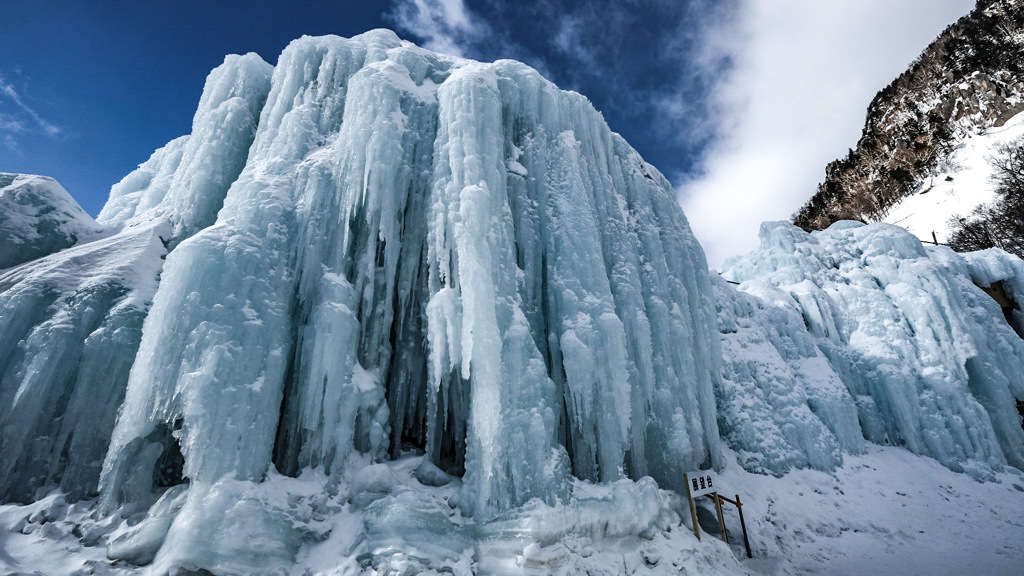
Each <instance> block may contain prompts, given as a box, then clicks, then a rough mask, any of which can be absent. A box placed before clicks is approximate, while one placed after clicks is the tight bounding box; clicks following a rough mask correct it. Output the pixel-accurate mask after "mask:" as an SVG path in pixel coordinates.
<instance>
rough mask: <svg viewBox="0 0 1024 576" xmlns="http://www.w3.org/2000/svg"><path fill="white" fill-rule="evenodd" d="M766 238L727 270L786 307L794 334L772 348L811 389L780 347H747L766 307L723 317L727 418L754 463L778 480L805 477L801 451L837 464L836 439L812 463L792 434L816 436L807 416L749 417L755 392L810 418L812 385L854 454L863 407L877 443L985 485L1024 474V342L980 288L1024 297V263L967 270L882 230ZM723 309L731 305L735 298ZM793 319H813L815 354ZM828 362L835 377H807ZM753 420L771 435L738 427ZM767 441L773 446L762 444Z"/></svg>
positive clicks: (796, 232)
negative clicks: (797, 469)
mask: <svg viewBox="0 0 1024 576" xmlns="http://www.w3.org/2000/svg"><path fill="white" fill-rule="evenodd" d="M760 238H761V247H760V248H759V249H758V250H755V251H754V252H752V253H750V254H748V255H746V256H744V257H742V258H738V259H734V260H732V261H730V262H727V263H726V270H725V271H724V273H723V275H724V276H725V277H726V278H729V279H731V280H734V281H738V282H742V284H741V286H740V289H741V290H743V291H746V292H750V293H752V294H755V295H758V296H761V298H762V300H761V301H762V302H767V303H770V304H772V305H775V306H780V307H781V308H783V310H784V311H776V312H773V313H775V314H778V315H780V317H781V320H782V321H779V320H774V321H770V322H768V323H767V324H769V325H771V326H772V328H771V330H770V333H769V334H768V335H767V336H761V335H758V339H760V340H765V339H767V340H768V341H769V342H770V343H771V344H772V345H773V347H774V349H775V350H778V351H779V355H784V354H785V353H786V352H787V351H788V353H789V355H790V357H791V358H795V359H797V360H798V361H797V362H793V361H786V362H784V363H782V364H783V365H786V366H788V367H789V368H790V369H794V372H797V374H796V376H797V377H796V378H793V377H792V375H791V374H789V373H786V372H785V371H782V372H780V371H779V370H778V366H779V365H780V363H779V362H777V361H776V360H775V358H774V357H773V356H774V352H773V351H772V349H771V348H769V349H768V351H769V353H770V354H765V353H763V352H758V351H754V353H750V352H751V351H750V350H749V349H746V350H740V349H739V347H737V345H736V344H735V343H736V342H737V341H738V339H741V338H745V339H746V340H748V341H749V340H751V338H750V337H743V336H742V329H743V327H744V323H743V322H742V320H743V319H744V317H750V316H752V314H751V313H749V312H745V311H744V310H743V306H746V307H748V308H749V307H750V306H761V307H763V305H762V304H757V303H753V304H752V303H749V302H747V299H745V298H738V297H737V298H734V300H735V303H733V304H732V305H733V306H734V307H735V308H736V310H737V311H736V312H732V313H731V314H730V313H729V311H728V310H725V311H724V313H723V312H720V315H719V317H720V319H721V318H724V319H725V322H723V327H724V328H723V329H724V331H725V332H727V334H726V335H725V341H726V343H727V344H726V349H727V352H726V354H725V365H726V371H725V372H724V373H723V380H724V385H723V386H724V388H723V392H722V393H720V397H721V398H722V399H725V400H726V402H725V403H723V404H720V406H719V408H720V409H721V410H722V418H723V420H724V421H725V422H726V423H727V430H726V434H727V435H729V434H732V435H733V436H734V440H733V442H732V444H733V445H734V446H736V447H737V449H738V451H739V452H740V453H741V454H742V453H744V452H746V453H750V454H752V455H753V456H752V461H755V462H757V465H760V466H764V467H765V468H767V469H768V470H770V471H772V472H775V473H782V472H785V471H786V470H787V469H788V466H790V465H791V464H789V462H791V461H792V458H793V456H787V454H786V449H787V448H797V452H798V453H799V452H803V455H804V456H805V457H807V458H810V459H812V464H814V462H813V460H814V459H816V460H817V461H818V462H822V463H827V462H828V459H829V458H830V455H831V454H833V453H834V449H833V446H834V444H833V443H832V442H829V441H827V440H828V437H827V436H822V437H821V438H822V439H823V440H824V441H822V442H820V443H818V444H816V445H815V449H814V450H806V449H804V450H800V449H799V448H800V447H801V446H802V445H806V442H807V439H806V437H803V436H800V437H797V438H793V437H792V433H790V435H788V436H787V435H786V434H785V431H786V430H787V429H788V430H791V431H792V430H799V429H801V427H802V426H804V424H803V422H805V421H807V420H808V417H807V414H806V412H803V413H801V412H793V413H792V414H789V413H788V412H786V411H777V410H775V411H764V410H761V411H757V410H748V409H746V408H745V407H744V402H748V403H749V402H750V400H749V397H750V395H749V394H748V395H742V394H737V393H736V392H735V390H734V389H735V388H736V387H737V386H740V387H745V388H746V389H748V390H751V391H753V392H754V394H756V395H759V396H764V397H766V398H768V399H769V400H768V401H767V403H768V404H769V405H770V406H772V407H774V406H776V404H777V403H778V402H785V403H786V405H787V406H788V405H790V404H796V405H797V406H798V407H799V406H800V405H801V404H802V403H803V400H802V397H801V396H800V395H799V388H800V387H801V386H802V387H805V388H807V395H808V407H809V408H810V411H811V412H812V413H814V414H815V415H816V416H819V417H820V416H821V414H822V413H823V412H824V410H823V408H822V407H821V406H820V404H821V403H822V398H828V399H829V401H830V402H831V403H832V410H830V411H829V412H830V416H829V417H827V418H821V420H822V423H823V424H824V425H825V426H826V427H827V428H828V429H829V431H831V432H832V434H833V435H835V436H836V439H837V440H838V441H839V442H840V443H843V442H844V440H843V439H846V440H845V442H853V444H854V445H855V444H856V442H855V440H854V437H855V435H856V434H855V432H856V429H851V426H852V425H853V424H854V422H853V421H851V419H850V418H849V417H848V416H847V414H846V413H847V412H848V406H849V404H850V403H851V402H852V403H853V404H854V405H855V406H856V410H857V415H858V420H859V427H860V430H861V433H862V434H863V437H864V438H866V439H868V440H870V441H872V442H875V443H879V444H894V445H900V446H905V447H906V448H908V449H909V450H911V451H912V452H915V453H917V454H923V455H927V456H931V457H933V458H935V459H936V460H938V461H940V462H942V463H943V464H945V465H946V466H948V467H950V468H952V469H954V470H966V471H968V472H971V473H973V474H975V475H979V476H984V475H985V474H986V472H985V469H986V468H989V469H991V468H995V469H998V468H999V467H1001V466H1002V465H1004V464H1007V463H1009V464H1011V465H1012V466H1015V467H1017V468H1022V467H1024V430H1022V429H1021V418H1020V415H1019V414H1018V413H1017V410H1016V405H1015V398H1022V397H1024V341H1022V340H1021V339H1020V338H1018V337H1017V336H1016V334H1014V333H1013V331H1012V329H1011V327H1010V326H1009V325H1008V324H1007V322H1006V321H1005V320H1004V314H1003V313H1002V311H1001V310H1000V307H999V305H998V304H997V303H996V302H995V300H993V299H992V298H991V297H989V296H988V295H987V294H985V293H984V292H982V291H981V289H980V288H978V287H977V286H975V284H974V282H975V281H976V282H979V283H980V284H984V285H988V284H989V283H991V282H994V281H997V280H999V281H1002V280H1005V281H1006V283H1007V284H1009V285H1010V286H1011V287H1012V289H1013V290H1017V289H1019V282H1020V279H1021V278H1022V277H1021V276H1020V272H1021V271H1022V268H1021V266H1022V264H1024V263H1021V262H1020V260H1019V259H1017V258H1015V257H1013V256H1010V255H1008V254H1006V253H1005V252H1002V251H991V252H989V253H977V254H971V255H967V256H966V258H965V257H963V256H960V255H957V254H956V253H954V252H952V251H951V250H949V249H948V248H944V247H935V248H928V249H926V248H924V247H923V246H922V245H921V243H920V241H918V240H917V239H916V238H914V237H913V236H912V235H910V234H909V233H908V232H907V231H906V230H904V229H902V228H899V227H896V226H892V225H889V224H881V223H879V224H872V225H869V226H865V225H863V224H860V223H857V222H846V221H844V222H837V223H835V224H833V225H832V226H831V227H830V228H829V229H828V230H825V231H822V232H815V233H813V234H808V233H806V232H804V231H802V230H800V229H799V228H797V227H795V226H792V225H790V224H788V223H785V222H775V223H765V224H764V225H762V228H761V232H760ZM719 292H720V293H721V292H722V291H721V290H720V291H719ZM1015 293H1017V292H1015ZM719 306H720V308H728V307H729V306H730V302H729V301H728V300H727V299H724V298H723V299H722V301H721V302H720V304H719ZM790 311H792V312H796V313H797V314H799V316H800V317H801V318H802V320H803V323H804V324H805V325H806V327H807V331H808V332H809V333H810V335H811V336H812V337H813V345H809V344H808V343H806V342H804V343H803V344H802V345H801V344H800V340H803V339H804V338H805V337H803V336H802V337H800V338H794V337H793V336H789V335H788V334H787V332H789V333H792V332H793V331H792V329H791V328H790V327H791V326H792V323H793V321H792V319H791V318H790V317H788V316H787V314H788V313H789V312H790ZM731 317H735V318H737V319H738V321H737V320H731ZM730 322H732V323H733V324H738V326H739V328H740V331H739V332H738V335H730V334H728V332H729V331H730V330H729V326H730ZM762 324H763V323H762ZM761 330H762V331H763V330H764V329H763V328H761ZM748 331H749V330H748ZM780 337H781V338H780ZM780 341H781V346H780ZM730 342H732V344H730ZM743 346H745V344H740V347H743ZM765 348H767V346H765ZM815 348H816V349H815ZM821 355H824V357H825V358H827V360H828V365H829V366H822V367H820V368H819V369H815V370H813V371H809V372H805V373H804V374H799V366H800V365H801V364H802V363H804V362H806V361H808V360H810V361H817V359H818V358H819V357H820V356H821ZM783 357H785V356H783ZM759 358H761V359H762V360H759ZM744 363H747V364H748V365H750V366H753V369H749V368H747V367H746V366H745V365H744ZM745 368H746V370H745ZM780 375H781V376H782V378H780V377H779V376H780ZM837 379H838V380H837ZM785 380H789V381H790V382H794V383H796V384H797V385H796V386H794V385H792V384H791V385H789V386H786V385H783V386H782V388H781V390H782V391H783V393H784V394H783V395H782V396H781V397H780V396H779V395H778V392H776V391H775V390H773V388H776V389H778V387H779V382H780V381H785ZM811 380H814V381H816V383H813V384H812V383H811V382H810V381H811ZM837 381H841V382H842V383H843V384H845V389H846V390H847V391H848V398H842V394H840V395H838V396H837V394H836V392H837V391H838V392H841V391H842V390H841V389H840V388H839V387H837V386H836V385H835V383H836V382H837ZM823 384H824V386H822V385H823ZM754 388H757V390H754ZM794 395H796V396H795V397H794ZM787 396H789V397H788V398H787ZM815 402H817V403H818V404H819V406H817V407H816V406H815V404H814V403H815ZM744 419H754V420H756V421H757V422H756V424H757V425H756V426H750V425H745V426H737V425H736V424H733V423H734V422H735V423H737V424H743V421H744ZM812 423H813V421H812ZM759 429H767V430H770V431H771V432H772V433H771V434H768V435H755V434H753V432H754V431H755V430H759ZM776 430H781V431H782V434H781V437H779V436H780V434H779V433H777V432H776ZM790 453H791V452H790ZM796 456H797V457H798V458H799V456H800V455H799V454H797V455H796ZM979 463H980V464H979Z"/></svg>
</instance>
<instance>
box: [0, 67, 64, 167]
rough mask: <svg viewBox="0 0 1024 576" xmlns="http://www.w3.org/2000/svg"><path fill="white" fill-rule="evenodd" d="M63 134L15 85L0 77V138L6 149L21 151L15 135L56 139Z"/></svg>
mask: <svg viewBox="0 0 1024 576" xmlns="http://www.w3.org/2000/svg"><path fill="white" fill-rule="evenodd" d="M62 133H63V130H61V128H60V127H58V126H56V125H55V124H53V123H52V122H49V121H48V120H46V119H45V118H43V117H42V116H40V115H39V113H38V112H36V111H35V109H34V108H32V107H31V106H29V105H28V103H26V102H25V99H24V98H23V97H22V95H21V94H20V93H19V92H18V90H17V89H16V88H15V87H14V85H13V84H11V83H10V82H8V81H7V80H6V78H4V77H3V76H2V75H0V136H2V141H3V145H4V147H5V148H7V149H8V150H10V151H12V152H20V151H21V147H20V146H19V144H18V140H17V139H16V138H15V135H24V134H43V135H45V136H49V137H51V138H56V137H58V136H61V135H62Z"/></svg>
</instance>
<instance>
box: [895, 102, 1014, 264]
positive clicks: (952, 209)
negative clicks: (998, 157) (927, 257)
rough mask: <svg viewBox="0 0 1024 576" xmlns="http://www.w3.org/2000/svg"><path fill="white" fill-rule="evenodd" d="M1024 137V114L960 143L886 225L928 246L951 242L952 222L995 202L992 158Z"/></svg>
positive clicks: (896, 209) (904, 201) (905, 200)
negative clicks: (934, 239) (908, 232)
mask: <svg viewBox="0 0 1024 576" xmlns="http://www.w3.org/2000/svg"><path fill="white" fill-rule="evenodd" d="M1021 137H1024V113H1020V114H1017V115H1016V116H1014V117H1012V118H1010V119H1009V120H1008V121H1007V122H1006V123H1005V124H1003V125H1002V126H1000V127H997V128H995V127H994V128H989V129H987V130H985V131H984V132H983V133H981V134H977V135H970V136H967V137H965V138H964V139H963V140H962V141H960V142H959V143H958V144H957V145H956V147H955V148H954V149H953V151H952V153H951V154H950V155H949V157H948V158H947V159H945V160H944V161H943V162H942V163H941V164H940V166H939V168H938V170H937V171H936V172H937V173H936V174H935V175H934V176H932V177H930V178H929V179H928V180H927V181H925V182H922V183H921V187H920V190H919V191H918V192H917V193H916V194H914V195H913V196H909V197H907V198H904V199H903V200H901V201H900V203H899V204H897V205H896V206H894V207H893V208H892V209H890V211H889V213H888V214H886V216H885V218H883V219H882V221H883V222H888V223H890V224H896V225H898V226H902V227H904V228H906V229H907V230H908V231H910V233H911V234H913V235H915V236H917V237H918V238H920V239H921V240H923V241H925V242H933V238H932V233H933V232H934V234H935V238H937V239H938V242H939V243H940V244H942V243H945V242H948V241H949V237H950V233H951V231H952V229H951V228H950V225H949V220H950V218H953V217H954V216H962V217H967V216H969V215H970V214H971V212H972V211H973V210H974V209H975V208H976V207H977V206H979V205H981V204H985V203H988V202H991V201H992V200H994V199H995V186H994V183H993V182H992V175H993V170H992V165H991V158H992V157H993V156H994V155H995V154H996V150H997V148H998V147H999V146H1001V145H1004V144H1009V143H1012V142H1014V141H1015V140H1018V139H1020V138H1021Z"/></svg>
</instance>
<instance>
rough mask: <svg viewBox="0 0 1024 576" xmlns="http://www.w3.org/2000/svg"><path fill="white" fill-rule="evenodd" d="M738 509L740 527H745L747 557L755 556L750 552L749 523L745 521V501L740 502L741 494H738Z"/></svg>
mask: <svg viewBox="0 0 1024 576" xmlns="http://www.w3.org/2000/svg"><path fill="white" fill-rule="evenodd" d="M736 511H737V512H739V513H740V528H742V529H743V545H744V546H746V548H747V558H753V557H754V555H753V554H751V553H750V540H748V539H747V523H746V522H744V521H743V503H742V502H740V495H739V494H737V495H736Z"/></svg>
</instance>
